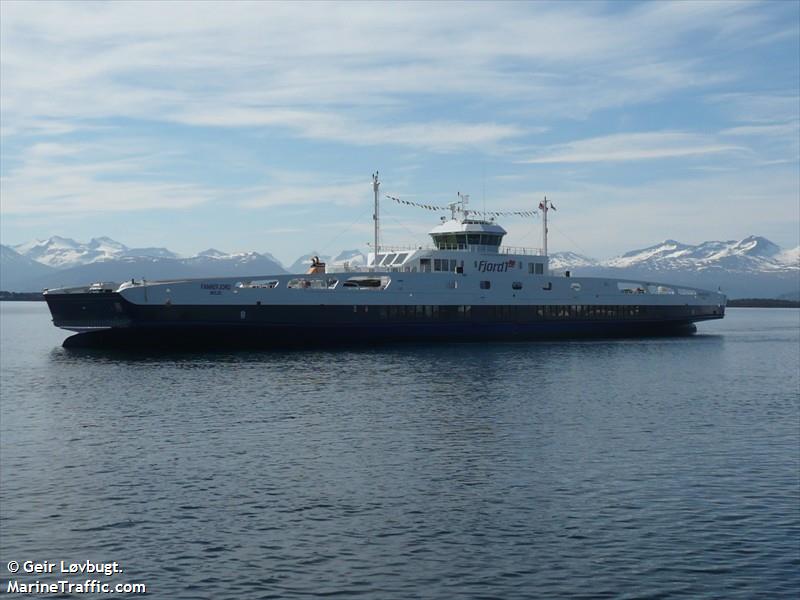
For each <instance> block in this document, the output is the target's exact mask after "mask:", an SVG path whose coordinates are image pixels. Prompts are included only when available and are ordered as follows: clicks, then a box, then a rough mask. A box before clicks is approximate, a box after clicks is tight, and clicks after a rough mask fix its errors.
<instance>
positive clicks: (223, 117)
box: [174, 107, 528, 152]
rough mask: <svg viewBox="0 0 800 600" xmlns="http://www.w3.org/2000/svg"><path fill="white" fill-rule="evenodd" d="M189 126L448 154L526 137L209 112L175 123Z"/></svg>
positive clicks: (484, 128)
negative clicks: (268, 130)
mask: <svg viewBox="0 0 800 600" xmlns="http://www.w3.org/2000/svg"><path fill="white" fill-rule="evenodd" d="M174 118H175V120H177V121H180V122H183V123H187V124H190V125H206V126H215V127H258V126H265V125H267V126H275V127H282V128H286V129H289V130H291V131H294V132H296V133H297V134H298V135H300V136H301V137H304V138H312V139H318V140H331V141H338V142H345V143H348V144H352V145H357V146H370V145H390V146H391V145H400V146H411V147H418V148H425V149H428V150H432V151H439V152H447V151H453V150H458V149H463V148H465V147H475V146H481V147H488V146H493V145H495V144H498V143H500V142H502V141H504V140H506V139H509V138H512V137H515V136H520V135H523V134H524V133H528V131H525V130H523V129H521V128H519V127H516V126H512V125H502V124H497V123H456V122H448V121H434V122H427V123H402V124H399V125H390V124H384V125H382V124H380V123H370V122H365V121H364V120H356V119H350V118H346V117H342V116H340V115H337V114H335V113H325V112H314V111H300V110H283V109H269V108H262V109H257V108H237V107H232V108H225V107H220V108H219V109H216V108H205V109H203V110H191V111H187V112H185V113H183V114H180V115H177V116H175V117H174Z"/></svg>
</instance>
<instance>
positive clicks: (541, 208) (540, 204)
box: [539, 202, 544, 210]
mask: <svg viewBox="0 0 800 600" xmlns="http://www.w3.org/2000/svg"><path fill="white" fill-rule="evenodd" d="M539 210H544V202H539Z"/></svg>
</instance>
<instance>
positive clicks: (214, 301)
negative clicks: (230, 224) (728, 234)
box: [44, 173, 726, 348]
mask: <svg viewBox="0 0 800 600" xmlns="http://www.w3.org/2000/svg"><path fill="white" fill-rule="evenodd" d="M372 185H373V191H374V196H375V199H374V202H375V209H374V215H373V220H374V243H373V247H372V252H370V253H369V255H368V259H367V264H366V265H365V266H364V267H360V268H349V267H347V266H346V265H345V266H343V267H340V268H339V269H336V270H335V269H333V268H328V267H326V265H325V264H323V263H322V262H320V261H319V260H314V261H313V262H312V264H311V267H310V268H309V270H308V272H306V273H303V274H291V275H270V274H267V275H258V274H253V275H252V276H248V277H242V276H237V277H212V278H205V279H180V280H171V281H145V280H137V279H131V280H129V281H125V282H123V283H107V282H103V283H93V284H91V285H88V286H84V287H75V288H61V289H50V290H45V291H44V297H45V299H46V301H47V304H48V306H49V308H50V312H51V313H52V316H53V323H54V324H55V325H56V326H57V327H61V328H63V329H67V330H70V331H74V332H78V335H74V336H71V337H69V338H67V340H66V341H65V342H64V345H65V346H68V347H69V346H94V345H99V346H104V345H113V346H136V345H144V346H147V347H151V348H152V347H159V346H186V347H199V346H211V347H217V346H226V347H231V346H233V347H269V346H303V347H306V346H318V345H330V344H355V343H359V344H363V343H367V344H378V343H385V342H394V341H445V340H447V341H484V340H536V339H548V338H573V337H620V336H650V335H678V334H686V333H693V332H694V331H696V327H695V325H694V324H695V323H696V322H698V321H703V320H709V319H721V318H723V317H724V315H725V303H726V297H725V296H724V295H723V294H721V293H718V292H712V291H707V290H702V289H697V288H687V287H683V286H676V285H671V284H668V283H660V282H654V281H641V280H635V279H634V280H630V279H612V278H600V277H574V276H572V275H571V273H570V272H569V271H565V272H561V273H555V272H553V271H551V269H550V267H549V263H548V255H547V216H548V211H550V210H551V209H552V208H553V207H552V204H551V203H550V202H549V201H548V200H547V199H546V198H545V200H544V201H543V202H541V203H539V205H538V208H539V212H541V216H542V245H543V247H542V248H541V249H535V248H517V247H507V246H503V245H502V244H503V239H504V237H505V235H506V230H505V229H503V227H501V226H500V225H499V224H498V223H497V222H496V219H495V217H487V215H486V214H485V213H478V212H475V211H472V210H470V209H469V206H468V197H466V196H462V195H461V194H459V200H458V202H454V203H452V204H450V205H448V206H447V207H446V208H447V209H448V210H449V212H450V218H449V219H448V218H447V217H442V218H441V222H440V223H439V224H438V225H437V226H436V227H434V228H433V229H431V231H430V237H431V241H432V245H430V246H428V247H424V246H409V247H388V246H381V244H380V219H379V208H380V204H379V187H380V181H379V179H378V175H377V173H376V174H375V175H373V181H372ZM389 198H391V199H392V200H395V201H397V202H402V203H404V204H415V203H413V202H407V201H401V200H399V199H397V198H392V197H389ZM420 206H424V207H425V208H427V209H429V210H430V209H442V207H432V206H429V205H420ZM515 214H524V215H525V216H528V215H532V214H535V211H522V212H521V213H515Z"/></svg>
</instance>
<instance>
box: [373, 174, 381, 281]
mask: <svg viewBox="0 0 800 600" xmlns="http://www.w3.org/2000/svg"><path fill="white" fill-rule="evenodd" d="M380 187H381V182H380V181H378V171H375V173H373V175H372V191H373V192H375V212H374V213H373V214H372V220H373V221H374V222H375V245H374V247H373V249H374V251H375V258H374V259H373V261H372V266H373V269H375V268H377V266H378V252H379V251H380V229H381V226H380V220H379V218H380V212H379V211H380V204H379V203H378V188H380Z"/></svg>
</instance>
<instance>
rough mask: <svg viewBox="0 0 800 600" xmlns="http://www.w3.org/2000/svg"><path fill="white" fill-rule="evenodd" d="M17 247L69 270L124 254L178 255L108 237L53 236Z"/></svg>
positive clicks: (35, 257)
mask: <svg viewBox="0 0 800 600" xmlns="http://www.w3.org/2000/svg"><path fill="white" fill-rule="evenodd" d="M14 250H15V251H16V252H17V253H19V254H21V255H22V256H25V257H27V258H30V259H32V260H35V261H36V262H38V263H40V264H43V265H47V266H49V267H54V268H56V269H68V268H71V267H76V266H79V265H88V264H90V263H93V262H98V261H106V260H116V259H119V258H123V257H135V258H139V257H148V258H178V255H177V254H175V253H174V252H171V251H169V250H167V249H166V248H128V247H127V246H126V245H125V244H121V243H119V242H117V241H115V240H112V239H111V238H109V237H98V238H92V239H91V240H89V241H88V242H86V243H83V242H77V241H75V240H73V239H70V238H64V237H60V236H53V237H51V238H48V239H46V240H33V241H31V242H26V243H24V244H19V245H17V246H14Z"/></svg>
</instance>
